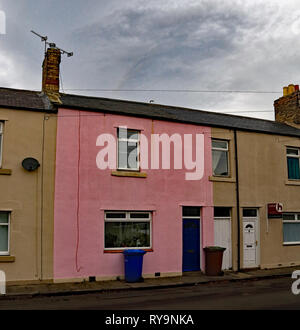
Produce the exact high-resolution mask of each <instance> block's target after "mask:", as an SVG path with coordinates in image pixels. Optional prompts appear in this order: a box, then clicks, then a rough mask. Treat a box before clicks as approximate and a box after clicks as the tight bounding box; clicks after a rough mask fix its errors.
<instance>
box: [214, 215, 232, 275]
mask: <svg viewBox="0 0 300 330" xmlns="http://www.w3.org/2000/svg"><path fill="white" fill-rule="evenodd" d="M214 228H215V229H214V230H215V245H216V246H221V247H224V248H226V250H225V251H224V254H223V263H222V269H223V270H225V269H230V268H232V253H231V244H232V243H231V219H230V218H215V220H214Z"/></svg>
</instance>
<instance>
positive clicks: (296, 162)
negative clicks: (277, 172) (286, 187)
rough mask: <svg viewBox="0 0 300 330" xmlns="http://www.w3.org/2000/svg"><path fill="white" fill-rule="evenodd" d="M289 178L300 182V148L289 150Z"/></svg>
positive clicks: (287, 150) (287, 154) (287, 152)
mask: <svg viewBox="0 0 300 330" xmlns="http://www.w3.org/2000/svg"><path fill="white" fill-rule="evenodd" d="M286 156H287V167H288V178H289V179H290V180H300V148H287V149H286Z"/></svg>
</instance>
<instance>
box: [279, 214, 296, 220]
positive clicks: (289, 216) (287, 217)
mask: <svg viewBox="0 0 300 330" xmlns="http://www.w3.org/2000/svg"><path fill="white" fill-rule="evenodd" d="M282 219H283V220H295V214H292V213H290V214H289V213H285V214H283V215H282Z"/></svg>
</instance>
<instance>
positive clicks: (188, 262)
mask: <svg viewBox="0 0 300 330" xmlns="http://www.w3.org/2000/svg"><path fill="white" fill-rule="evenodd" d="M182 237H183V262H182V271H183V272H189V271H197V270H200V221H199V219H183V233H182Z"/></svg>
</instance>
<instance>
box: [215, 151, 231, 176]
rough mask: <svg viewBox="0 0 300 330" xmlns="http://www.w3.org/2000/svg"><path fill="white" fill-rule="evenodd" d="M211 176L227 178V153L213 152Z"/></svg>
mask: <svg viewBox="0 0 300 330" xmlns="http://www.w3.org/2000/svg"><path fill="white" fill-rule="evenodd" d="M212 162H213V174H214V175H224V176H228V174H229V173H228V158H227V151H219V150H213V152H212Z"/></svg>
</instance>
